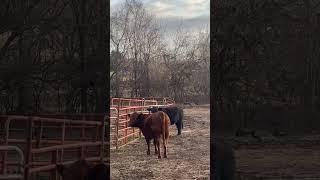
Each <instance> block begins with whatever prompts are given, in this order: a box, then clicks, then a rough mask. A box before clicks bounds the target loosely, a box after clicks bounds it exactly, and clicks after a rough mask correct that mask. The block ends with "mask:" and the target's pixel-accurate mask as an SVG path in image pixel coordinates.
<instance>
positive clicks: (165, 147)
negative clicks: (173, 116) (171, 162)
mask: <svg viewBox="0 0 320 180" xmlns="http://www.w3.org/2000/svg"><path fill="white" fill-rule="evenodd" d="M162 144H163V151H164V152H163V157H164V158H167V139H166V137H165V135H163V136H162Z"/></svg>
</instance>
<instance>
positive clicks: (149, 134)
mask: <svg viewBox="0 0 320 180" xmlns="http://www.w3.org/2000/svg"><path fill="white" fill-rule="evenodd" d="M128 116H129V117H130V121H129V127H138V128H139V129H140V130H141V131H142V134H143V135H144V138H145V139H146V142H147V145H148V151H147V155H150V140H151V139H153V144H154V148H155V154H158V158H159V159H160V158H161V155H160V141H161V138H162V143H163V148H164V158H167V144H168V140H169V125H170V119H169V116H168V115H167V114H166V113H164V112H162V111H159V112H156V113H153V114H142V113H137V112H134V113H133V114H131V115H130V114H128Z"/></svg>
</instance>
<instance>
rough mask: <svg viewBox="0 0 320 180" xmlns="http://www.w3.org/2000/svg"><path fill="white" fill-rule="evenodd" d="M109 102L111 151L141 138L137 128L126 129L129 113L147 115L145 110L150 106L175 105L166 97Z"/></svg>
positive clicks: (116, 99)
mask: <svg viewBox="0 0 320 180" xmlns="http://www.w3.org/2000/svg"><path fill="white" fill-rule="evenodd" d="M110 102H111V107H110V113H111V115H110V116H111V117H110V121H111V122H110V128H111V129H110V132H111V138H110V141H111V148H112V149H114V148H116V149H118V148H119V147H122V146H125V145H127V144H128V143H131V142H133V141H134V140H136V139H137V138H138V137H141V133H140V131H139V130H138V129H137V128H130V127H128V122H129V118H128V114H129V113H132V112H135V111H137V112H142V113H149V112H148V111H147V110H146V109H147V108H148V107H150V106H169V105H173V104H174V103H175V102H174V100H172V99H170V98H168V97H165V98H159V97H149V98H111V101H110Z"/></svg>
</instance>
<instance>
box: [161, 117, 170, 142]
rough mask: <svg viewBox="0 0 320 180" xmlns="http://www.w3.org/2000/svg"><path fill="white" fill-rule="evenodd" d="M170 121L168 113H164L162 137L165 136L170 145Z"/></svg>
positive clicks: (164, 138)
mask: <svg viewBox="0 0 320 180" xmlns="http://www.w3.org/2000/svg"><path fill="white" fill-rule="evenodd" d="M168 123H170V120H169V117H168V115H167V114H166V113H163V121H162V133H163V134H162V135H163V140H167V143H168V139H169V124H168Z"/></svg>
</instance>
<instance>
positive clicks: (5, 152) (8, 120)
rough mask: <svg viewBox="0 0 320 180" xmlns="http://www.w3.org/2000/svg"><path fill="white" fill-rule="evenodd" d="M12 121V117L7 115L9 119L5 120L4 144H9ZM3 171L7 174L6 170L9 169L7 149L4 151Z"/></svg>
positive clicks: (2, 172)
mask: <svg viewBox="0 0 320 180" xmlns="http://www.w3.org/2000/svg"><path fill="white" fill-rule="evenodd" d="M10 121H11V119H10V118H9V117H8V116H7V119H6V121H5V127H4V132H5V134H4V144H3V145H8V139H9V128H10ZM2 155H3V156H2V171H1V174H5V172H6V171H7V167H6V165H7V164H6V161H7V151H3V154H2Z"/></svg>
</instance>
